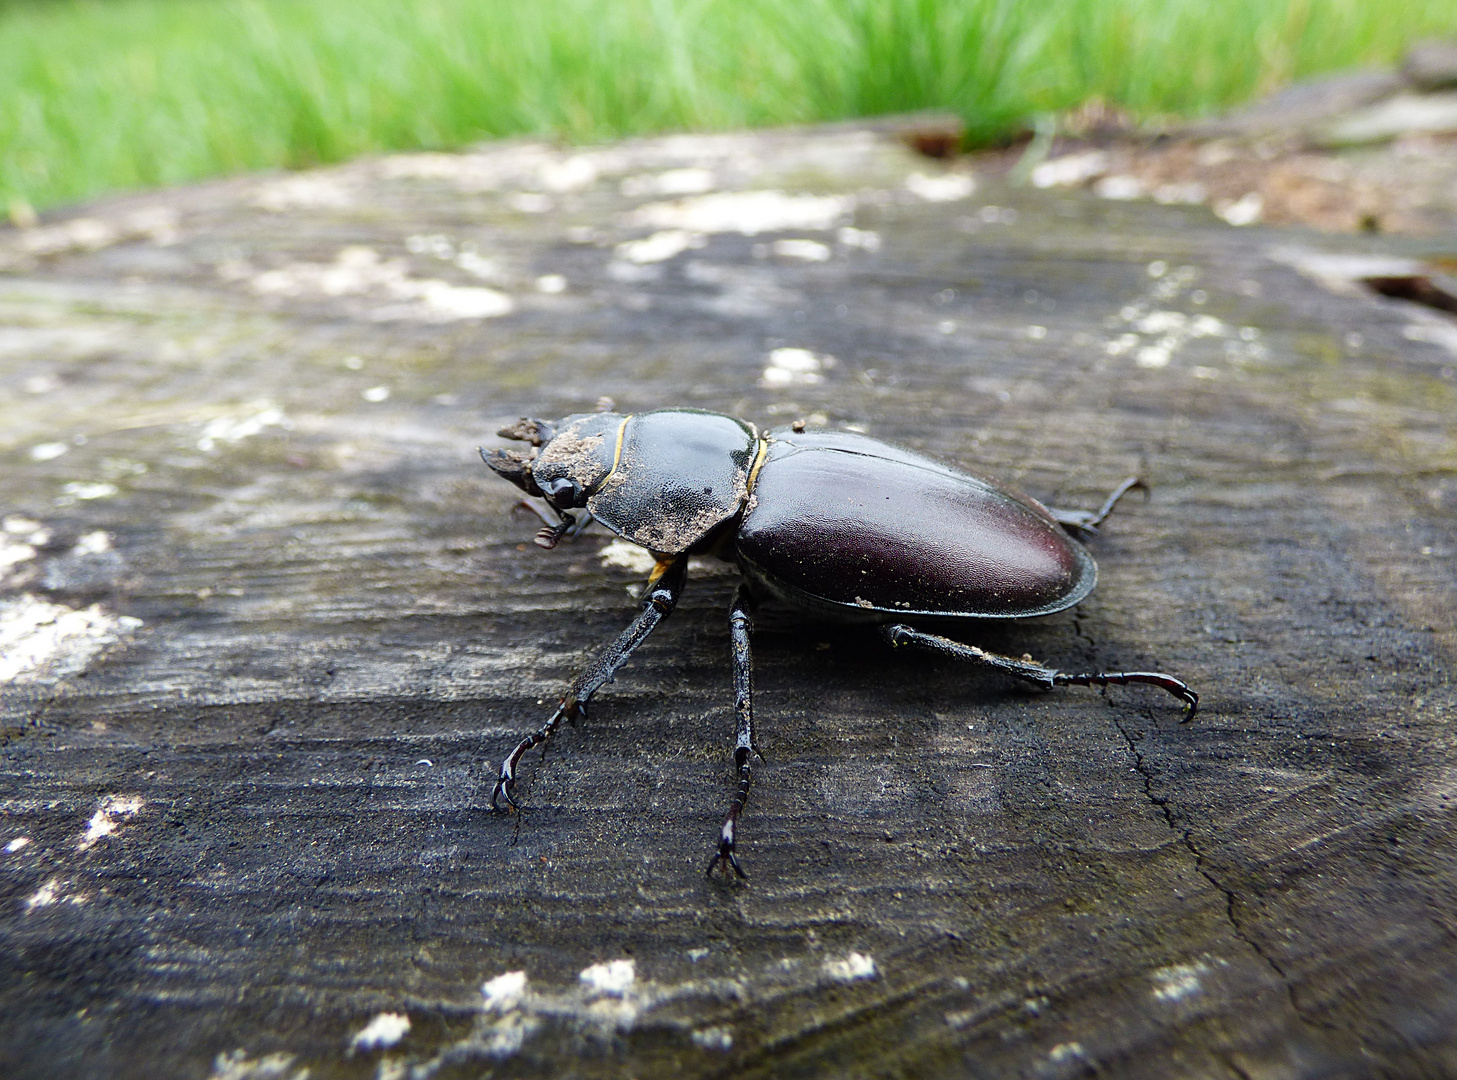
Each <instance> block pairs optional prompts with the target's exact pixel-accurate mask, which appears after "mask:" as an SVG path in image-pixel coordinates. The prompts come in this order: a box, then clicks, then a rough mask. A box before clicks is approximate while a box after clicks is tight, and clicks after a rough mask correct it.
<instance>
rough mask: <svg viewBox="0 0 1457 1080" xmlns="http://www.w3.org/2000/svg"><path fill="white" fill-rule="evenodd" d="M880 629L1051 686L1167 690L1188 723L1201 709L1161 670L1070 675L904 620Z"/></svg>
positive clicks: (902, 641)
mask: <svg viewBox="0 0 1457 1080" xmlns="http://www.w3.org/2000/svg"><path fill="white" fill-rule="evenodd" d="M881 632H882V633H883V634H884V635H885V639H886V640H887V641H889V642H890V643H891V644H892V645H919V646H921V647H922V648H923V649H930V650H932V651H933V652H939V653H944V654H946V655H947V656H954V657H956V658H957V659H958V660H969V661H971V662H972V663H974V664H981V665H982V666H983V667H989V668H992V669H994V670H996V671H1000V672H1004V673H1005V674H1007V675H1012V676H1015V677H1016V678H1018V679H1023V680H1025V681H1027V682H1030V683H1036V684H1037V685H1038V686H1044V687H1047V688H1048V689H1051V688H1052V687H1054V686H1107V685H1108V684H1110V683H1114V684H1118V685H1126V684H1128V683H1142V684H1146V685H1148V686H1157V687H1159V688H1160V689H1162V690H1167V691H1168V692H1169V693H1170V694H1173V695H1174V697H1176V698H1178V699H1179V700H1181V701H1182V702H1183V703H1184V704H1185V705H1186V706H1187V707H1188V711H1187V712H1186V713H1185V714H1184V721H1185V722H1186V723H1187V722H1188V721H1190V720H1192V719H1194V714H1195V713H1196V712H1198V711H1199V695H1198V694H1197V693H1195V692H1194V691H1193V690H1191V689H1190V688H1189V687H1188V685H1187V684H1186V683H1184V682H1183V681H1182V680H1180V679H1176V678H1174V677H1173V676H1172V675H1165V674H1163V673H1162V672H1158V671H1094V672H1088V673H1086V674H1069V673H1067V672H1062V671H1058V670H1057V669H1056V668H1050V667H1048V666H1047V665H1045V664H1039V663H1037V662H1036V661H1035V660H1032V659H1024V660H1018V659H1015V658H1014V657H1011V656H1001V655H998V654H997V653H989V652H987V651H986V650H985V649H978V648H977V647H976V646H975V645H965V644H962V643H961V642H959V641H952V640H951V639H950V638H944V637H941V636H940V635H938V634H927V633H924V632H923V631H920V630H917V629H915V627H912V626H907V625H906V624H905V623H892V624H890V625H888V626H885V627H883V628H882V631H881Z"/></svg>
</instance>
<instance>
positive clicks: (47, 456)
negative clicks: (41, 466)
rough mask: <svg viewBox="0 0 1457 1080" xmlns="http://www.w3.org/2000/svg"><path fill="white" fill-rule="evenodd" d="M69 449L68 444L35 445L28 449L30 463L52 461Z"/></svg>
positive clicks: (45, 443)
mask: <svg viewBox="0 0 1457 1080" xmlns="http://www.w3.org/2000/svg"><path fill="white" fill-rule="evenodd" d="M70 449H71V444H70V443H63V442H43V443H36V444H35V445H34V446H32V447H31V448H30V460H31V461H54V460H55V459H56V458H58V457H60V456H61V455H62V454H64V453H66V452H67V451H68V450H70Z"/></svg>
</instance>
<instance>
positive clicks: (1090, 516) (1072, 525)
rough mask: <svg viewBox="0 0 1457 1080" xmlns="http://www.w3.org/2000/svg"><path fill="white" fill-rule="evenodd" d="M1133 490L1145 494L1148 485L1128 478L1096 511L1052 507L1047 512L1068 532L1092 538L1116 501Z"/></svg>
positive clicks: (1139, 479) (1140, 478) (1133, 478)
mask: <svg viewBox="0 0 1457 1080" xmlns="http://www.w3.org/2000/svg"><path fill="white" fill-rule="evenodd" d="M1134 488H1138V489H1139V490H1141V491H1143V492H1145V493H1146V492H1147V491H1148V485H1147V484H1145V483H1144V482H1143V478H1142V477H1139V476H1130V477H1129V478H1128V479H1127V480H1125V481H1123V483H1121V484H1119V485H1118V486H1117V487H1116V488H1114V489H1113V490H1112V492H1111V493H1110V494H1109V495H1108V497H1107V498H1106V499H1104V500H1103V505H1102V506H1100V507H1098V509H1096V510H1058V509H1056V508H1053V507H1049V510H1050V511H1051V513H1052V516H1053V517H1055V518H1056V519H1057V523H1058V524H1059V525H1061V526H1062V527H1063V528H1065V529H1067V530H1068V531H1069V532H1073V533H1075V534H1076V535H1078V536H1082V537H1086V536H1092V535H1093V534H1094V533H1096V532H1097V531H1098V526H1099V525H1101V524H1103V522H1104V521H1106V520H1107V519H1108V515H1109V514H1111V513H1112V512H1113V508H1114V507H1115V506H1117V505H1118V500H1119V499H1121V498H1123V496H1125V495H1127V494H1128V493H1129V492H1130V491H1132V490H1133V489H1134Z"/></svg>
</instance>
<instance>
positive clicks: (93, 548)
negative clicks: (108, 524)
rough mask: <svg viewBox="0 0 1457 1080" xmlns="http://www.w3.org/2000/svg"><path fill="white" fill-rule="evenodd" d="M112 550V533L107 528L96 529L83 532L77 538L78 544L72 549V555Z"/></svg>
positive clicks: (93, 553)
mask: <svg viewBox="0 0 1457 1080" xmlns="http://www.w3.org/2000/svg"><path fill="white" fill-rule="evenodd" d="M110 550H111V534H110V533H108V532H107V531H106V530H105V529H95V530H93V531H92V532H89V533H82V534H81V535H80V536H79V537H77V538H76V546H75V547H73V548H72V549H71V554H72V555H100V554H101V553H102V552H104V551H110Z"/></svg>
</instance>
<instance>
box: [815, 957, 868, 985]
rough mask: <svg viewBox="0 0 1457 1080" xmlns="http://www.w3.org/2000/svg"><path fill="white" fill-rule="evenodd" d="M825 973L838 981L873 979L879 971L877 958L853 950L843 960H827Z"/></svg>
mask: <svg viewBox="0 0 1457 1080" xmlns="http://www.w3.org/2000/svg"><path fill="white" fill-rule="evenodd" d="M825 974H826V975H828V976H829V977H830V978H832V979H834V980H835V981H836V982H855V981H856V980H858V979H873V978H875V977H876V976H877V975H878V974H879V971H878V970H877V968H876V966H875V959H874V958H873V957H871V956H868V955H867V954H865V953H860V952H852V953H849V954H848V955H847V956H846V957H845V958H844V959H843V960H828V961H826V962H825Z"/></svg>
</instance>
